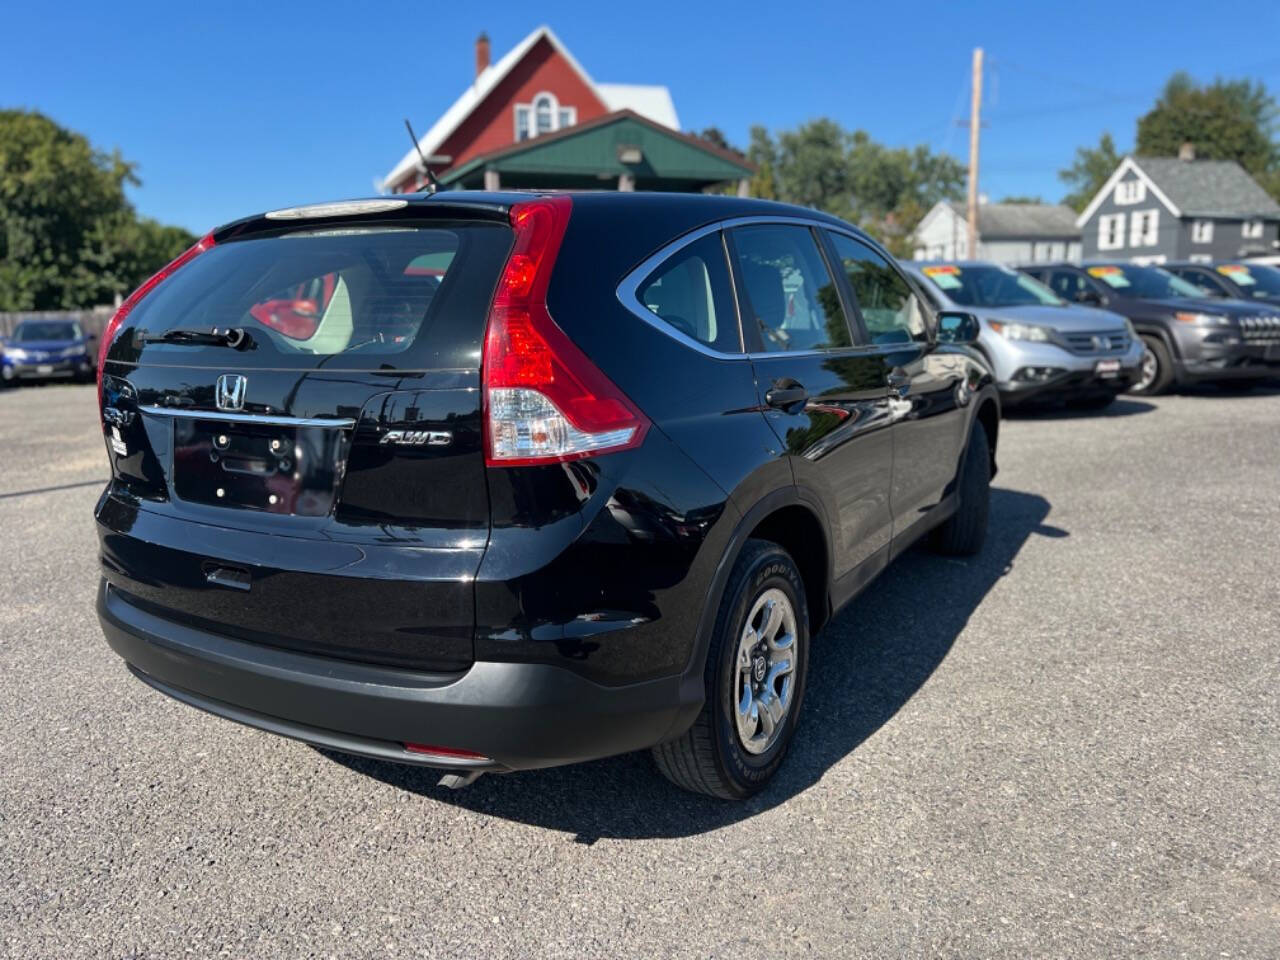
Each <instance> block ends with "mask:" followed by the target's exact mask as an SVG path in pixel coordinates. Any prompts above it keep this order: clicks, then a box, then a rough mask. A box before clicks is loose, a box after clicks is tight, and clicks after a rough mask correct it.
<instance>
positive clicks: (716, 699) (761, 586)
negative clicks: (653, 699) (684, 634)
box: [653, 540, 809, 800]
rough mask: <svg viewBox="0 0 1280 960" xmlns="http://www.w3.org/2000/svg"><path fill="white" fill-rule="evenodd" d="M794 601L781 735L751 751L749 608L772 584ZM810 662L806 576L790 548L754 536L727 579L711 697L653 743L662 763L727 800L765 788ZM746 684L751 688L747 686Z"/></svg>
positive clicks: (710, 662) (709, 682)
mask: <svg viewBox="0 0 1280 960" xmlns="http://www.w3.org/2000/svg"><path fill="white" fill-rule="evenodd" d="M775 589H776V590H780V591H782V593H783V594H784V595H785V597H786V599H787V600H788V601H789V602H790V604H791V608H792V611H793V614H794V620H795V634H794V640H793V644H794V647H793V649H794V651H795V653H794V660H793V673H792V681H791V695H790V700H789V701H788V703H787V706H786V712H785V713H784V714H783V716H782V719H781V720H780V721H778V723H777V726H776V737H775V738H774V739H773V740H772V742H770V743H769V744H768V746H767V748H766V749H764V750H763V752H761V753H753V752H749V751H748V750H747V748H746V747H745V746H744V743H743V740H742V738H741V737H740V736H739V733H738V727H737V723H736V720H735V716H736V714H737V692H736V691H735V690H734V687H735V684H736V683H737V680H738V674H737V665H736V661H737V656H738V652H739V640H740V638H741V637H742V636H743V634H744V632H745V630H746V627H747V622H746V621H747V616H748V614H750V613H751V612H752V610H753V609H754V608H755V607H756V605H757V601H758V600H761V599H762V598H764V594H765V593H766V592H767V591H770V590H775ZM808 669H809V612H808V607H807V605H806V603H805V591H804V581H803V580H802V579H801V577H800V571H799V570H798V569H797V568H796V565H795V562H794V561H793V560H792V559H791V555H790V554H788V553H787V551H785V550H783V549H782V547H780V546H778V545H777V544H776V543H771V542H769V541H767V540H748V541H747V543H746V545H745V546H744V547H743V548H742V553H741V555H739V557H738V560H737V562H736V563H735V564H734V565H733V572H732V573H731V574H730V575H729V580H728V582H727V583H726V584H725V590H724V596H723V598H722V599H721V601H720V609H719V612H718V613H717V615H716V623H715V628H714V632H713V633H712V635H711V643H710V646H709V648H708V650H707V663H706V668H705V671H704V674H703V678H704V679H703V682H704V684H705V689H706V700H705V702H704V703H703V705H702V711H701V712H700V713H699V714H698V717H697V719H696V720H694V721H693V726H691V727H690V728H689V729H688V730H686V731H685V732H684V733H683V734H682V735H681V736H679V737H677V738H676V739H674V740H669V741H667V742H666V743H661V744H658V746H656V747H654V748H653V759H654V762H655V763H656V764H657V765H658V769H659V770H660V771H661V772H662V774H663V776H665V777H666V778H667V779H668V780H670V781H671V782H672V783H674V784H675V785H676V786H678V787H683V788H684V789H685V790H690V791H692V792H694V793H705V794H708V795H709V796H713V797H720V798H723V799H726V800H740V799H742V798H744V797H749V796H751V795H752V794H753V793H756V792H757V791H759V790H761V789H763V788H764V786H765V785H766V784H767V783H768V782H769V780H770V779H772V777H773V775H774V774H775V773H776V772H777V771H778V767H780V766H781V765H782V761H783V759H784V758H785V757H786V755H787V750H788V749H789V748H790V746H791V740H792V738H793V737H794V736H795V732H796V721H797V718H798V717H799V715H800V707H801V704H802V703H803V702H804V690H805V679H806V677H807V674H808ZM744 689H745V688H744Z"/></svg>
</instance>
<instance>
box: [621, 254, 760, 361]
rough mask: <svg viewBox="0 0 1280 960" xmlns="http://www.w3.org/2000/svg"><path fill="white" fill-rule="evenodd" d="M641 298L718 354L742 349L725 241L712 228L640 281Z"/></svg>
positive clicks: (657, 314) (652, 310)
mask: <svg viewBox="0 0 1280 960" xmlns="http://www.w3.org/2000/svg"><path fill="white" fill-rule="evenodd" d="M636 295H637V296H638V297H639V298H640V303H641V304H642V305H643V306H644V307H645V308H646V309H647V310H649V312H650V313H652V314H653V315H654V316H655V317H657V318H658V319H659V320H661V321H662V322H663V323H664V324H666V325H667V326H669V327H671V329H673V330H676V331H679V332H680V333H682V334H684V335H685V336H686V337H689V338H690V339H692V340H696V341H697V342H698V343H701V344H703V345H704V346H707V347H710V348H711V349H713V350H716V351H718V352H720V353H739V352H741V350H742V337H741V335H740V334H739V332H738V315H737V313H736V311H735V310H734V307H733V293H732V287H731V286H730V283H729V269H728V265H727V264H726V263H725V257H724V242H723V241H722V240H721V238H720V234H719V233H712V234H709V235H707V236H705V237H702V238H701V239H699V240H695V241H694V242H693V243H690V244H689V245H688V246H685V247H682V248H681V249H680V250H678V251H677V252H676V253H674V254H673V255H672V256H671V258H670V259H668V260H667V261H666V262H664V263H663V264H662V265H661V266H660V267H658V269H656V270H655V271H653V273H651V274H650V275H649V277H648V278H647V279H646V280H645V281H644V283H642V284H641V285H640V289H639V290H638V291H636Z"/></svg>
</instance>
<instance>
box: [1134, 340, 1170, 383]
mask: <svg viewBox="0 0 1280 960" xmlns="http://www.w3.org/2000/svg"><path fill="white" fill-rule="evenodd" d="M1142 342H1143V343H1144V344H1146V347H1147V353H1148V355H1150V356H1151V357H1153V358H1154V359H1155V375H1154V376H1153V377H1152V378H1151V380H1150V381H1148V382H1147V383H1145V384H1144V383H1142V382H1141V381H1139V382H1137V383H1135V384H1134V385H1133V386H1131V387H1130V388H1129V392H1130V393H1136V394H1138V395H1139V396H1144V397H1158V396H1159V395H1160V394H1162V393H1164V392H1165V391H1166V390H1168V389H1169V386H1170V385H1171V384H1172V383H1173V357H1171V356H1170V355H1169V348H1168V347H1166V346H1165V345H1164V341H1163V340H1161V339H1160V338H1159V337H1156V336H1148V335H1145V334H1144V335H1143V337H1142ZM1146 362H1147V360H1146V357H1144V358H1143V363H1144V365H1145V364H1146Z"/></svg>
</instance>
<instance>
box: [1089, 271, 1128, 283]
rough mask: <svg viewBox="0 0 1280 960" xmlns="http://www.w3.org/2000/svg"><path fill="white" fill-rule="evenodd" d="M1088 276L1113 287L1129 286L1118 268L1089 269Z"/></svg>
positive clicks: (1122, 272)
mask: <svg viewBox="0 0 1280 960" xmlns="http://www.w3.org/2000/svg"><path fill="white" fill-rule="evenodd" d="M1089 276H1091V277H1097V278H1098V279H1099V280H1101V281H1103V282H1104V283H1109V284H1111V286H1113V287H1127V286H1129V278H1128V277H1126V276H1125V275H1124V271H1123V270H1121V269H1120V268H1119V267H1090V268H1089Z"/></svg>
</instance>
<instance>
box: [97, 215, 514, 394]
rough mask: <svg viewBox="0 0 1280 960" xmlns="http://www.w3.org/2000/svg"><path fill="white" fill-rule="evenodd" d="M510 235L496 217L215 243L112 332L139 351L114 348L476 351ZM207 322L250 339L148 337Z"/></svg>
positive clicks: (243, 360) (311, 357)
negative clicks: (235, 342)
mask: <svg viewBox="0 0 1280 960" xmlns="http://www.w3.org/2000/svg"><path fill="white" fill-rule="evenodd" d="M510 243H511V232H510V230H509V229H508V228H507V227H505V226H503V225H500V224H489V223H476V222H463V223H456V222H455V223H448V224H438V223H433V224H432V225H431V226H429V227H422V226H376V227H373V226H369V227H355V226H353V227H348V228H328V229H324V230H308V231H303V232H297V233H289V234H285V235H273V236H266V237H257V238H253V239H247V240H233V241H230V242H228V243H223V244H219V245H217V246H215V247H214V248H213V249H211V250H209V251H207V252H206V253H204V254H201V255H200V256H198V257H196V258H195V259H194V260H193V261H191V263H189V264H187V265H186V266H185V267H183V268H182V269H180V270H179V271H178V272H177V273H175V274H174V275H173V276H172V277H170V278H169V279H168V280H166V281H165V282H164V283H162V284H161V285H160V286H159V287H157V288H156V290H155V291H153V292H152V293H151V294H150V295H149V296H147V297H145V298H144V299H143V300H142V302H141V303H140V304H139V305H138V307H137V308H136V309H135V310H134V311H133V312H132V313H131V314H130V315H129V318H128V321H127V325H128V327H127V328H126V330H125V331H123V333H124V336H122V337H121V338H120V339H121V340H122V341H127V342H128V343H129V345H130V347H131V348H132V351H133V353H134V354H135V356H132V357H126V356H125V351H124V348H122V351H121V352H119V353H117V352H116V351H114V350H113V352H112V357H113V358H115V359H144V358H145V360H147V361H151V362H164V363H182V364H195V365H205V364H208V365H219V366H226V365H227V364H228V363H229V362H231V361H232V359H233V358H234V362H235V363H236V364H237V365H240V366H248V367H262V366H275V367H281V366H283V367H295V368H310V367H318V366H321V365H323V367H324V368H325V369H327V370H340V369H388V368H390V369H397V370H400V369H412V368H421V367H431V366H439V362H438V358H437V357H436V354H439V353H442V352H444V353H448V354H453V355H457V353H458V351H459V350H462V351H463V352H464V353H465V352H467V351H468V349H469V348H471V347H474V349H475V350H478V349H479V343H480V340H481V339H482V338H483V335H484V323H485V318H486V316H487V314H488V307H489V302H490V300H491V298H492V295H493V287H494V284H495V283H496V282H497V278H498V274H499V273H500V271H501V268H502V264H503V262H504V260H505V258H506V254H507V251H508V248H509V247H510ZM214 327H217V328H225V327H240V328H243V329H244V330H246V331H247V332H248V333H249V335H250V337H251V338H252V341H253V344H252V347H251V349H249V350H243V351H235V352H232V351H229V350H228V349H227V348H225V347H208V346H192V345H190V344H174V343H159V342H156V341H155V338H156V337H158V336H161V335H163V334H164V333H166V332H168V331H171V330H179V329H181V330H199V331H208V330H210V329H212V328H214ZM129 328H132V329H131V330H130V329H129ZM471 352H474V350H473V351H471ZM478 356H479V355H478V353H475V357H474V359H473V360H472V363H470V364H468V365H476V364H477V363H478Z"/></svg>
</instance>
